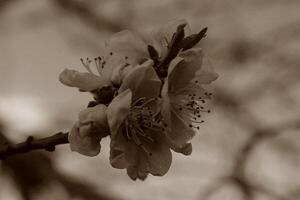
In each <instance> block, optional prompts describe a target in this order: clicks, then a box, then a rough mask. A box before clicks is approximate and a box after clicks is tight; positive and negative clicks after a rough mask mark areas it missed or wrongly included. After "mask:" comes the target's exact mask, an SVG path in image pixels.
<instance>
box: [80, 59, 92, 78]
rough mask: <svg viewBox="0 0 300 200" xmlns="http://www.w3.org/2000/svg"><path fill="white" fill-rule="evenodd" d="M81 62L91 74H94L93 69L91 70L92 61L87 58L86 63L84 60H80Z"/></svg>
mask: <svg viewBox="0 0 300 200" xmlns="http://www.w3.org/2000/svg"><path fill="white" fill-rule="evenodd" d="M80 61H81V63H82V65H83V66H84V67H85V68H86V70H87V71H88V72H90V73H91V74H93V72H92V70H91V68H90V64H91V62H92V61H91V60H90V59H89V58H86V61H85V62H84V60H83V58H80Z"/></svg>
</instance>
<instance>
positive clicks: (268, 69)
mask: <svg viewBox="0 0 300 200" xmlns="http://www.w3.org/2000/svg"><path fill="white" fill-rule="evenodd" d="M299 11H300V2H299V0H286V1H282V0H264V1H258V0H230V1H217V0H151V1H150V0H149V1H146V0H0V120H1V124H2V127H1V137H2V138H4V137H5V138H6V139H9V140H10V141H12V142H20V141H23V140H24V139H25V138H26V137H27V136H28V135H34V136H36V137H43V136H48V135H51V134H53V133H55V132H58V131H67V130H68V129H70V127H71V126H72V124H73V123H74V121H76V118H77V113H78V112H79V110H82V109H83V108H84V107H85V106H86V105H87V102H88V101H89V100H90V98H91V97H90V96H89V94H85V93H79V92H78V91H77V90H76V89H74V88H67V87H65V86H63V85H61V84H60V83H59V81H58V75H59V73H60V72H61V71H62V70H63V69H64V68H65V67H72V68H75V69H77V70H81V71H82V70H84V69H83V67H82V66H81V64H80V61H79V59H80V58H81V57H87V56H89V57H95V56H98V55H101V52H102V50H103V44H104V41H105V40H106V39H107V38H108V37H109V36H110V35H111V34H112V33H114V32H117V31H120V30H122V29H131V30H134V31H136V32H138V33H139V34H141V35H145V34H147V33H149V32H150V31H151V30H152V29H153V28H155V27H157V26H160V25H162V24H164V23H165V22H167V21H169V20H172V19H178V18H185V19H187V20H188V21H189V23H190V24H191V27H192V30H193V31H194V32H197V31H199V30H201V28H203V27H205V26H208V36H207V37H206V38H205V39H204V40H203V41H202V42H201V45H202V47H203V49H204V50H205V52H206V54H207V56H208V57H209V58H210V60H211V62H212V63H213V66H214V68H215V70H216V71H217V72H218V73H219V75H220V77H219V79H218V80H217V81H216V82H215V83H214V84H213V85H212V86H211V87H210V88H209V90H210V91H212V92H213V93H214V95H213V101H212V102H211V107H212V110H213V112H212V113H211V114H210V115H209V116H207V119H206V123H204V124H203V126H202V127H201V131H200V133H199V134H198V135H197V136H196V137H195V138H194V140H193V144H194V146H193V147H194V150H193V154H192V155H191V156H188V157H186V156H183V155H175V154H174V158H173V163H172V166H171V169H170V171H169V172H168V174H166V175H165V176H164V177H152V176H149V177H148V179H147V180H146V181H144V182H142V181H136V182H134V181H131V180H130V179H129V178H128V177H127V175H126V172H125V171H124V170H117V169H114V168H112V167H111V166H110V164H109V161H108V154H109V141H108V140H104V141H103V145H102V147H103V148H102V153H101V154H100V155H99V156H97V157H94V158H89V157H85V156H82V155H79V154H77V153H73V152H72V153H71V152H70V150H69V147H68V145H62V146H59V147H58V148H57V149H56V151H55V152H54V153H48V152H43V151H36V152H33V153H29V154H26V155H19V156H15V157H11V158H9V159H6V160H5V161H3V162H1V171H0V176H1V177H0V199H1V200H22V199H24V200H35V199H37V200H39V199H44V200H48V199H49V200H68V199H76V200H108V199H111V200H113V199H118V200H119V199H120V200H121V199H122V200H150V199H151V200H152V199H155V200H166V199H173V200H183V199H188V200H214V199H216V200H219V199H220V200H243V199H245V200H299V199H300V173H299V167H300V132H299V129H300V12H299Z"/></svg>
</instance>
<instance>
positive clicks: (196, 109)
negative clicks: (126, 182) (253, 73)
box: [59, 20, 218, 180]
mask: <svg viewBox="0 0 300 200" xmlns="http://www.w3.org/2000/svg"><path fill="white" fill-rule="evenodd" d="M206 30H207V29H206V28H205V29H203V30H202V31H200V32H199V33H196V34H191V33H190V30H189V26H188V24H187V22H186V21H185V20H176V21H171V22H169V23H167V24H166V25H165V26H163V27H160V28H159V29H157V30H155V31H153V32H152V34H151V37H150V38H149V39H148V41H145V40H143V39H141V38H140V37H139V36H138V35H137V34H135V33H133V32H130V31H121V32H119V33H116V34H114V35H113V36H112V37H111V39H110V40H108V41H107V42H106V47H105V52H104V55H103V56H100V57H97V58H95V59H94V62H95V68H96V70H97V73H95V72H94V71H95V70H93V69H91V67H90V65H91V62H92V61H91V60H90V59H86V60H83V59H82V60H81V62H82V64H83V66H84V67H85V68H86V70H87V72H85V73H82V72H78V71H75V70H70V69H65V70H64V71H63V72H62V73H61V74H60V76H59V80H60V81H61V82H62V83H63V84H65V85H67V86H71V87H77V88H79V90H80V91H87V92H90V93H91V94H93V96H94V100H93V101H91V102H90V103H89V105H88V108H86V109H85V110H83V111H81V112H80V113H79V117H78V121H77V122H76V123H75V125H74V126H73V128H72V129H71V131H70V133H69V142H70V147H71V150H73V151H77V152H79V153H81V154H84V155H87V156H96V155H97V154H98V153H99V152H100V149H101V148H100V147H101V146H100V141H101V139H102V138H103V137H106V136H109V137H110V139H111V142H110V163H111V165H112V166H113V167H115V168H118V169H127V174H128V175H129V177H130V178H132V179H133V180H136V179H141V180H144V179H145V178H146V177H147V175H148V174H149V173H150V174H152V175H155V176H162V175H164V174H165V173H166V172H167V171H168V170H169V168H170V165H171V161H172V154H171V149H172V150H173V151H175V152H179V153H182V154H184V155H189V154H191V152H192V145H191V143H190V141H191V139H192V138H193V136H194V135H195V133H196V132H197V131H198V130H199V128H200V124H201V123H203V120H202V115H203V114H204V113H209V112H210V111H209V110H208V109H206V108H205V103H206V100H207V99H209V98H210V96H211V93H208V92H207V91H206V90H205V89H204V88H203V85H204V84H209V83H211V82H212V81H214V80H216V79H217V77H218V75H217V74H216V73H215V72H214V71H213V69H212V68H211V67H210V66H209V64H208V62H206V60H205V59H204V54H203V51H202V49H201V48H199V46H198V43H199V41H200V40H201V39H202V38H203V37H205V34H206Z"/></svg>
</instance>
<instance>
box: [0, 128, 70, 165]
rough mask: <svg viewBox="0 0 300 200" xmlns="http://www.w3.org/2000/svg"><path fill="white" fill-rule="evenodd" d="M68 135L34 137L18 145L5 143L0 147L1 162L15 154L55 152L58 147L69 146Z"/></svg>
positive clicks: (61, 133) (60, 133) (57, 134)
mask: <svg viewBox="0 0 300 200" xmlns="http://www.w3.org/2000/svg"><path fill="white" fill-rule="evenodd" d="M67 143H69V141H68V133H63V132H59V133H56V134H54V135H52V136H49V137H45V138H41V139H34V138H33V136H29V137H28V138H27V140H26V141H25V142H21V143H18V144H10V143H8V142H7V143H5V144H2V145H1V146H0V160H3V159H5V158H7V157H8V156H13V155H15V154H22V153H27V152H30V151H33V150H37V149H43V150H46V151H54V150H55V146H56V145H60V144H67Z"/></svg>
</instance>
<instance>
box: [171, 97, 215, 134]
mask: <svg viewBox="0 0 300 200" xmlns="http://www.w3.org/2000/svg"><path fill="white" fill-rule="evenodd" d="M211 95H212V94H211V93H207V92H204V93H203V94H197V93H180V95H178V96H180V97H179V98H173V99H174V100H173V101H172V102H171V104H172V106H173V108H174V109H175V112H176V113H177V114H178V117H180V118H181V119H182V120H183V121H184V122H185V123H186V124H187V125H188V126H189V127H190V128H193V129H194V128H195V129H198V130H199V129H200V126H199V124H202V123H203V122H204V120H202V113H210V112H211V111H210V110H209V109H205V103H206V100H205V99H209V98H210V96H211Z"/></svg>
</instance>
